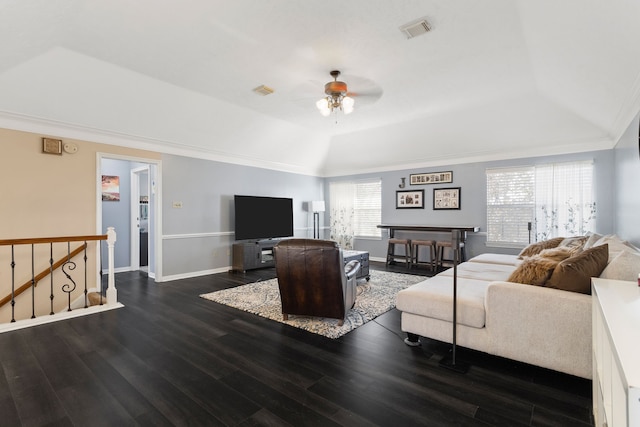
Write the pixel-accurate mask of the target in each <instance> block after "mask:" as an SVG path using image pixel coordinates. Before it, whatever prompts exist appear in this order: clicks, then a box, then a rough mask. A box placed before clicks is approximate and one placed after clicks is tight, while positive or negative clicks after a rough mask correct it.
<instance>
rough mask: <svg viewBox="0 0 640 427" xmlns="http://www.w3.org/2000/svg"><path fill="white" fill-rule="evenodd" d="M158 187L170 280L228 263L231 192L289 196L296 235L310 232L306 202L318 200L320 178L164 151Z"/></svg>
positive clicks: (165, 263)
mask: <svg viewBox="0 0 640 427" xmlns="http://www.w3.org/2000/svg"><path fill="white" fill-rule="evenodd" d="M162 191H163V193H162V197H163V201H162V203H163V206H162V212H163V218H162V220H163V224H162V231H163V242H162V250H163V256H162V257H163V272H162V274H163V277H165V278H168V279H173V278H179V277H186V276H189V275H196V274H204V273H206V272H216V271H221V270H223V269H227V268H228V267H229V266H230V265H231V264H232V261H231V248H232V245H233V242H234V241H235V238H234V235H233V230H234V210H233V196H234V194H242V195H250V196H271V197H290V198H292V199H293V220H294V233H295V235H296V237H312V236H313V225H312V224H313V223H312V214H311V213H309V212H307V211H306V209H307V206H306V205H307V202H309V201H311V200H322V195H323V179H322V178H318V177H311V176H305V175H297V174H292V173H286V172H278V171H273V170H268V169H261V168H255V167H247V166H239V165H233V164H228V163H221V162H215V161H210V160H199V159H193V158H188V157H181V156H174V155H163V157H162ZM174 202H182V208H174V207H173V204H174ZM172 276H173V277H172Z"/></svg>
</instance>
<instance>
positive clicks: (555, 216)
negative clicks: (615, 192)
mask: <svg viewBox="0 0 640 427" xmlns="http://www.w3.org/2000/svg"><path fill="white" fill-rule="evenodd" d="M535 170H536V178H535V185H536V191H535V199H536V203H535V205H536V228H535V230H536V237H537V240H538V241H541V240H545V239H548V238H552V237H571V236H582V235H584V234H585V233H586V232H587V231H593V230H594V228H595V217H596V203H595V200H594V196H593V185H592V181H593V162H592V161H585V162H571V163H556V164H549V165H541V166H536V168H535Z"/></svg>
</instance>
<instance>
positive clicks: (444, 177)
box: [409, 171, 453, 185]
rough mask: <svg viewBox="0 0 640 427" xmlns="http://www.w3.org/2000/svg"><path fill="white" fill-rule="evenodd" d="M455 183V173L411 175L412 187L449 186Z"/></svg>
mask: <svg viewBox="0 0 640 427" xmlns="http://www.w3.org/2000/svg"><path fill="white" fill-rule="evenodd" d="M450 182H453V172H452V171H447V172H430V173H414V174H410V175H409V183H410V184H411V185H424V184H447V183H450Z"/></svg>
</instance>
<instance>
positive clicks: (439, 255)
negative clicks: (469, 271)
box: [436, 240, 464, 270]
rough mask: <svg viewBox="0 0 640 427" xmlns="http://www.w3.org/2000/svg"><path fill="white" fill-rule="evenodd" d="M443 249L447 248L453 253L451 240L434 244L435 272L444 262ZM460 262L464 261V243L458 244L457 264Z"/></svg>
mask: <svg viewBox="0 0 640 427" xmlns="http://www.w3.org/2000/svg"><path fill="white" fill-rule="evenodd" d="M444 248H449V249H450V250H451V251H452V252H453V242H451V240H445V241H443V242H436V270H437V269H438V267H442V262H443V261H445V259H444ZM452 258H453V253H452ZM451 261H453V260H451ZM462 261H464V242H460V248H459V249H458V262H462Z"/></svg>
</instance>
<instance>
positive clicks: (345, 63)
mask: <svg viewBox="0 0 640 427" xmlns="http://www.w3.org/2000/svg"><path fill="white" fill-rule="evenodd" d="M422 18H426V19H427V20H428V22H429V23H430V25H431V27H432V31H430V32H429V33H427V34H425V35H422V36H419V37H416V38H414V39H407V38H406V37H405V35H404V34H403V33H402V32H401V31H400V30H399V28H400V27H401V26H402V25H404V24H407V23H410V22H413V21H416V20H418V19H422ZM639 42H640V2H638V1H633V0H607V1H606V2H605V1H602V0H538V1H530V0H529V1H527V0H521V1H517V0H516V1H514V0H477V1H460V0H458V1H452V0H430V1H429V0H384V1H383V0H350V1H340V0H323V1H316V0H305V1H296V0H262V1H257V0H234V1H222V0H183V1H181V2H176V1H173V0H154V1H150V0H139V1H135V2H133V1H131V0H109V1H102V2H100V1H87V0H57V1H51V0H30V1H24V0H2V1H1V2H0V125H1V126H4V127H15V128H18V127H21V126H22V127H26V128H27V129H25V130H33V129H38V124H39V125H42V126H44V127H42V129H47V126H48V128H49V129H56V128H57V129H60V132H65V133H66V134H65V135H58V136H67V137H73V134H74V132H83V131H86V132H89V133H90V134H91V135H93V137H92V138H93V140H96V139H97V140H101V139H104V141H105V142H114V141H120V143H124V142H122V141H126V143H127V144H131V145H135V146H139V147H141V148H155V149H156V150H158V151H164V152H170V153H178V154H190V155H197V156H200V157H203V158H212V159H219V160H223V161H229V162H235V163H240V164H249V165H255V166H262V167H267V168H273V169H278V170H286V171H291V172H296V173H305V174H313V175H321V176H334V175H342V174H353V173H359V172H366V171H380V170H394V169H402V168H408V167H421V166H430V165H438V164H452V163H458V162H469V161H480V160H488V159H498V158H509V157H525V156H532V155H541V154H560V153H567V152H578V151H587V150H597V149H607V148H612V147H613V146H614V145H615V143H616V142H617V140H618V138H619V137H620V136H621V135H622V133H623V132H624V130H625V129H626V128H627V126H628V125H629V123H630V122H631V120H632V119H633V117H634V116H635V115H636V114H637V113H638V111H639V110H640V49H639V48H638V44H639ZM332 69H339V70H341V71H342V72H343V75H342V76H341V80H344V81H345V82H346V83H347V84H348V85H349V89H350V90H351V91H354V92H356V93H364V94H367V93H369V92H372V91H375V90H379V91H381V92H382V96H381V97H380V98H379V99H377V100H375V98H372V97H366V96H361V97H356V98H355V99H356V106H355V111H354V113H353V114H351V115H348V116H344V115H342V114H338V116H337V124H336V117H328V118H325V117H322V116H321V115H320V114H319V113H318V111H317V110H316V108H315V101H317V100H318V99H319V98H320V97H321V96H322V94H323V85H324V83H326V82H328V81H329V80H331V77H330V76H329V71H331V70H332ZM262 84H264V85H267V86H269V87H271V88H273V89H275V93H273V94H272V95H269V96H264V97H262V96H258V95H256V94H255V93H253V91H252V89H253V88H255V87H257V86H260V85H262ZM99 142H102V141H99ZM194 153H195V154H194Z"/></svg>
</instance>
